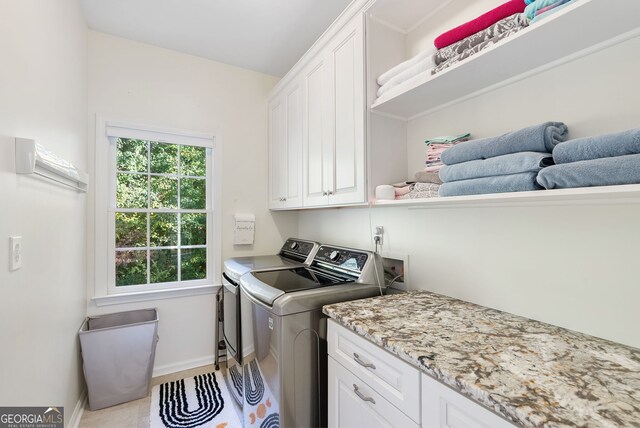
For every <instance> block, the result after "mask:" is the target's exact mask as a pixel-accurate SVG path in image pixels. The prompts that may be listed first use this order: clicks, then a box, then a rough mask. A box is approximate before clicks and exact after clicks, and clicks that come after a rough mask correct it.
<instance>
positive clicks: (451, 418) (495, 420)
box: [422, 374, 515, 428]
mask: <svg viewBox="0 0 640 428" xmlns="http://www.w3.org/2000/svg"><path fill="white" fill-rule="evenodd" d="M422 426H423V427H424V428H515V425H512V424H511V423H510V422H508V421H507V420H506V419H502V417H500V416H498V415H497V414H495V413H493V412H492V411H490V410H488V409H486V408H485V407H483V406H481V405H480V404H478V403H476V402H474V401H472V400H470V399H468V398H467V397H465V396H464V395H461V394H460V393H458V392H456V391H454V390H452V389H451V388H449V387H447V386H445V385H443V384H441V383H440V382H438V381H436V380H435V379H433V378H431V377H429V376H427V375H425V374H423V375H422Z"/></svg>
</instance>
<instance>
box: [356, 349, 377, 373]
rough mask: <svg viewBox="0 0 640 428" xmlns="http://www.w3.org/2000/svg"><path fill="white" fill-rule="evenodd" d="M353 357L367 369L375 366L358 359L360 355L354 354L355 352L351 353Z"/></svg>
mask: <svg viewBox="0 0 640 428" xmlns="http://www.w3.org/2000/svg"><path fill="white" fill-rule="evenodd" d="M353 359H354V360H356V363H358V364H360V365H361V366H362V367H365V368H367V369H373V370H375V369H376V366H375V365H373V364H371V363H365V362H364V361H362V360H361V359H360V355H358V354H356V353H355V352H354V353H353Z"/></svg>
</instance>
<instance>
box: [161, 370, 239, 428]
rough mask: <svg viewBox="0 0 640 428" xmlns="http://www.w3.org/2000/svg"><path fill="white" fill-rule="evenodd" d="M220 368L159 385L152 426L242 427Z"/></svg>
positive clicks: (193, 427) (187, 427) (182, 427)
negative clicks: (218, 370)
mask: <svg viewBox="0 0 640 428" xmlns="http://www.w3.org/2000/svg"><path fill="white" fill-rule="evenodd" d="M232 400H233V398H232V397H231V396H230V395H229V390H228V389H227V386H226V385H225V382H224V379H223V378H222V375H221V374H220V372H214V373H207V374H203V375H198V376H195V377H193V378H186V379H180V380H177V381H174V382H167V383H163V384H161V385H156V386H154V387H153V389H152V390H151V414H150V417H149V425H150V427H151V428H163V427H166V428H196V427H198V428H199V427H207V428H240V427H242V423H241V422H240V418H239V417H238V414H237V413H236V410H235V407H234V405H233V403H232Z"/></svg>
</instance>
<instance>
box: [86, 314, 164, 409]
mask: <svg viewBox="0 0 640 428" xmlns="http://www.w3.org/2000/svg"><path fill="white" fill-rule="evenodd" d="M79 336H80V347H81V349H82V361H83V369H84V377H85V380H86V382H87V389H88V390H89V408H90V409H91V410H97V409H102V408H104V407H109V406H114V405H116V404H120V403H124V402H126V401H131V400H137V399H138V398H143V397H146V396H147V392H148V389H149V381H150V380H151V373H152V371H153V360H154V359H155V354H156V344H157V342H158V310H157V309H155V308H154V309H141V310H137V311H127V312H117V313H113V314H106V315H96V316H92V317H87V318H86V319H85V321H84V323H82V327H81V328H80V332H79Z"/></svg>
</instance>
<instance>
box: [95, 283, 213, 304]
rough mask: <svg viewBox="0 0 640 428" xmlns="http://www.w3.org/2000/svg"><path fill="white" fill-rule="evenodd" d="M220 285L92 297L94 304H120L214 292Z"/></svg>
mask: <svg viewBox="0 0 640 428" xmlns="http://www.w3.org/2000/svg"><path fill="white" fill-rule="evenodd" d="M219 288H220V285H213V284H212V285H201V286H197V287H184V288H173V289H170V290H153V291H142V292H138V293H121V294H111V295H107V296H96V297H94V298H92V299H91V300H93V302H94V303H95V304H96V306H109V305H120V304H123V303H135V302H144V301H149V300H164V299H174V298H178V297H187V296H199V295H203V294H215V293H216V292H217V291H218V289H219Z"/></svg>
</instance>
